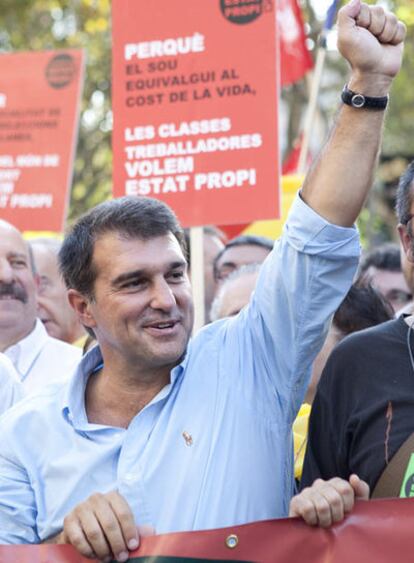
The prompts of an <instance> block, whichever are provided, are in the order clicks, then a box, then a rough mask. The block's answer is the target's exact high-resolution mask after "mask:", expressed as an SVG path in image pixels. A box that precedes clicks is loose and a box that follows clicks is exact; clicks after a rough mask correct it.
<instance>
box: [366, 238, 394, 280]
mask: <svg viewBox="0 0 414 563" xmlns="http://www.w3.org/2000/svg"><path fill="white" fill-rule="evenodd" d="M371 266H373V267H374V268H377V269H378V270H388V271H390V272H401V255H400V247H399V246H398V244H393V243H386V244H381V245H380V246H377V247H376V248H374V249H373V250H370V251H369V252H367V253H366V254H364V255H363V256H362V258H361V262H360V264H359V275H362V274H364V273H365V272H366V271H367V270H368V268H370V267H371Z"/></svg>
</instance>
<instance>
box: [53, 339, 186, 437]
mask: <svg viewBox="0 0 414 563" xmlns="http://www.w3.org/2000/svg"><path fill="white" fill-rule="evenodd" d="M187 363H188V350H187V351H186V353H185V355H184V357H183V359H182V361H181V362H180V363H179V364H178V365H177V366H175V368H173V369H172V370H171V383H170V384H169V385H168V386H167V387H168V392H169V391H170V390H171V389H172V388H173V387H174V385H175V383H176V382H177V380H178V379H180V378H181V376H182V374H183V373H184V371H185V368H186V366H187ZM100 366H103V358H102V354H101V350H100V348H99V346H94V347H93V348H92V349H91V350H89V352H87V354H85V356H83V358H82V360H81V361H80V363H79V364H78V367H77V369H76V371H75V373H74V374H73V376H72V378H71V380H70V381H69V384H68V385H67V386H66V390H65V393H64V394H63V401H62V414H63V416H64V417H65V418H66V420H68V421H69V422H70V423H71V424H72V425H73V426H74V427H75V428H77V429H79V430H86V428H87V429H88V430H92V429H93V428H94V427H95V428H97V429H98V428H102V426H100V425H94V424H89V422H88V418H87V415H86V409H85V390H86V384H87V382H88V378H89V376H90V375H91V374H92V373H93V372H94V371H96V370H97V369H99V367H100ZM168 392H167V393H162V391H161V392H160V393H161V396H159V399H161V398H164V395H167V394H168ZM153 400H154V399H153ZM151 402H152V401H151Z"/></svg>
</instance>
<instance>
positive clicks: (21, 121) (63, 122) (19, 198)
mask: <svg viewBox="0 0 414 563" xmlns="http://www.w3.org/2000/svg"><path fill="white" fill-rule="evenodd" d="M82 83H83V53H82V51H79V50H67V51H41V52H30V53H29V52H27V53H13V54H4V55H0V218H2V219H5V220H7V221H10V222H11V223H13V225H15V226H16V227H17V228H19V229H20V230H44V229H47V230H51V231H61V230H62V229H63V224H64V220H65V212H66V207H67V202H68V197H69V188H70V183H71V179H72V164H73V158H74V152H75V141H76V134H77V124H78V114H79V100H80V94H81V87H82Z"/></svg>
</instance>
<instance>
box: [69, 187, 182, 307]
mask: <svg viewBox="0 0 414 563" xmlns="http://www.w3.org/2000/svg"><path fill="white" fill-rule="evenodd" d="M112 232H115V233H119V234H120V235H121V236H122V237H125V238H126V239H140V240H144V241H145V240H149V239H152V238H154V237H159V236H163V235H167V234H168V233H172V234H173V235H174V236H175V238H176V239H177V240H178V242H179V244H180V246H181V248H182V250H183V253H184V255H185V253H186V245H185V239H184V234H183V230H182V228H181V226H180V224H179V222H178V220H177V217H176V216H175V214H174V212H173V211H172V210H171V209H170V208H169V207H168V206H167V205H166V204H165V203H163V202H161V201H159V200H156V199H151V198H147V197H135V196H126V197H121V198H118V199H112V200H109V201H105V202H104V203H101V204H100V205H97V206H96V207H94V208H93V209H91V210H90V211H88V212H87V213H85V214H84V215H83V216H82V217H80V219H79V220H78V221H77V222H76V223H75V225H73V227H72V228H71V229H70V231H69V233H68V234H67V236H66V237H65V240H64V241H63V244H62V248H61V249H60V252H59V266H60V271H61V273H62V276H63V279H64V281H65V284H66V286H67V287H68V288H73V289H76V290H77V291H79V292H80V293H82V294H83V295H87V296H88V297H93V289H94V283H95V279H96V275H97V272H96V270H95V268H94V265H93V260H92V258H93V251H94V245H95V242H96V240H97V239H98V238H99V237H101V236H102V235H104V234H107V233H112Z"/></svg>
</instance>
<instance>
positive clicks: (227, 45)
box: [112, 0, 279, 226]
mask: <svg viewBox="0 0 414 563" xmlns="http://www.w3.org/2000/svg"><path fill="white" fill-rule="evenodd" d="M112 19H113V80H112V88H113V111H114V130H113V155H114V195H115V196H121V195H125V194H130V195H145V196H151V197H156V198H160V199H163V200H164V201H165V202H166V203H168V204H169V205H170V206H171V207H172V208H173V209H174V210H175V212H176V213H177V215H178V217H179V219H180V220H181V222H182V224H183V225H184V226H197V225H203V224H208V223H214V224H231V223H246V222H251V221H253V220H257V219H270V218H275V217H277V216H278V215H279V192H278V142H277V132H278V123H277V97H278V84H277V82H278V81H277V75H278V72H277V68H276V60H277V45H276V14H275V5H274V2H273V0H254V1H252V0H249V2H246V0H215V1H214V2H210V1H209V2H205V1H204V0H158V1H157V2H144V1H143V0H114V1H113V3H112Z"/></svg>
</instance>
